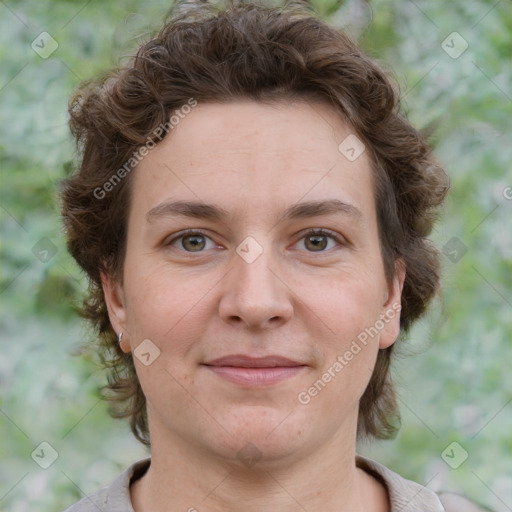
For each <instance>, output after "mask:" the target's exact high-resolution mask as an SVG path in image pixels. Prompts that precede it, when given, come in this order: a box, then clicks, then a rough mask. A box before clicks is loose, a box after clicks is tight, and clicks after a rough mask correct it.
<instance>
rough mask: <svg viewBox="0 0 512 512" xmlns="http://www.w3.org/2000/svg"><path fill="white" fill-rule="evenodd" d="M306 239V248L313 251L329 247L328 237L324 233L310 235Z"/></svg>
mask: <svg viewBox="0 0 512 512" xmlns="http://www.w3.org/2000/svg"><path fill="white" fill-rule="evenodd" d="M305 240H306V241H305V245H306V248H307V249H310V250H312V251H323V250H324V249H325V248H326V247H327V237H326V236H323V235H309V236H307V237H306V238H305Z"/></svg>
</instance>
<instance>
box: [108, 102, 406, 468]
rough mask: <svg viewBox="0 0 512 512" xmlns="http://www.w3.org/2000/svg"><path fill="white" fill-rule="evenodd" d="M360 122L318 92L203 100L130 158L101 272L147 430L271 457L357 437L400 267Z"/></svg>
mask: <svg viewBox="0 0 512 512" xmlns="http://www.w3.org/2000/svg"><path fill="white" fill-rule="evenodd" d="M351 133H352V132H351V130H350V127H349V126H348V125H346V124H345V123H344V122H343V121H342V120H341V119H340V118H339V117H338V116H337V115H336V114H334V113H333V111H332V109H330V108H329V107H327V106H326V105H323V104H316V103H315V104H310V103H302V102H301V103H291V104H285V103H279V104H275V105H272V106H271V105H264V104H261V103H256V102H251V101H237V102H233V103H230V104H222V105H221V104H201V103H199V105H198V106H196V107H195V108H194V109H192V111H191V112H190V113H189V114H188V115H186V117H185V118H184V119H182V120H181V121H180V122H179V125H178V126H176V127H174V129H173V131H172V132H171V133H170V135H169V136H168V137H167V138H166V139H164V140H163V141H162V142H161V143H160V144H159V145H158V146H157V147H156V148H155V149H153V150H151V151H150V152H149V154H148V155H147V156H146V157H145V158H144V159H143V160H142V161H141V163H140V164H139V165H138V168H137V169H136V170H135V171H133V173H134V175H133V176H132V179H133V182H132V202H131V205H130V213H129V220H128V233H127V251H126V259H125V264H124V274H123V282H122V284H121V283H116V282H115V281H113V280H112V279H111V278H109V277H108V276H103V277H104V279H103V283H104V290H105V294H106V298H107V303H108V307H109V313H110V318H111V322H112V325H113V327H114V329H115V330H116V332H121V331H122V332H123V340H124V341H123V346H124V347H125V349H126V350H131V351H132V353H133V356H134V361H135V365H136V370H137V374H138V377H139V380H140V383H141V385H142V388H143V391H144V394H145V395H146V398H147V406H148V417H149V423H150V433H151V440H152V444H153V446H157V445H158V443H160V445H163V444H164V443H167V445H169V446H170V445H173V446H180V447H182V448H181V449H183V447H188V448H189V449H190V450H195V451H197V452H198V453H199V454H202V455H205V454H209V455H214V456H216V457H221V458H223V459H226V460H234V461H236V460H237V457H238V459H240V460H242V459H243V458H244V456H245V455H247V454H246V453H245V452H247V451H248V452H250V451H251V450H252V451H253V452H255V453H256V454H257V456H258V457H261V458H262V460H267V461H270V462H272V461H277V460H280V461H282V460H292V459H293V458H300V457H306V456H307V455H308V453H312V452H313V451H315V450H319V449H321V448H322V447H323V446H327V445H328V444H329V445H331V446H332V443H341V444H343V443H346V442H348V443H351V444H354V443H355V428H356V423H357V414H358V402H359V399H360V397H361V395H362V394H363V392H364V390H365V388H366V385H367V383H368V381H369V379H370V377H371V373H372V370H373V367H374V363H375V360H376V357H377V352H378V350H379V348H386V347H388V346H389V345H391V344H392V343H393V342H394V341H395V339H396V337H397V335H398V329H399V313H398V312H397V311H398V309H399V306H398V305H399V303H400V293H401V287H402V281H403V275H400V273H399V274H397V277H396V278H395V279H394V280H393V282H387V281H386V279H385V276H384V267H383V262H382V258H381V253H380V248H379V236H378V228H377V218H376V209H375V201H374V193H373V186H372V174H371V168H370V161H369V158H368V156H367V152H366V151H365V152H363V153H362V154H361V155H360V156H359V157H358V158H357V159H355V160H353V158H347V156H345V155H348V156H351V157H352V156H353V153H354V152H353V151H352V152H350V148H349V150H348V153H347V150H346V149H347V148H345V151H344V152H343V151H341V150H340V149H339V145H340V143H341V142H342V141H344V139H345V138H346V137H347V136H349V135H351ZM348 140H349V141H350V140H352V139H348ZM344 147H345V146H343V145H342V149H343V148H344ZM351 160H353V161H351ZM347 440H348V441H347ZM249 443H250V444H249ZM244 450H245V451H244ZM249 456H250V453H249ZM242 462H243V461H242Z"/></svg>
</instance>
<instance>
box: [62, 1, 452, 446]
mask: <svg viewBox="0 0 512 512" xmlns="http://www.w3.org/2000/svg"><path fill="white" fill-rule="evenodd" d="M184 6H185V7H186V8H185V7H184ZM191 98H193V99H194V100H195V101H198V102H202V101H203V102H223V101H231V100H234V99H252V100H255V101H260V102H262V101H294V100H306V101H307V100H308V99H311V100H320V101H322V102H324V103H326V104H328V105H329V106H330V107H331V108H333V109H335V111H336V112H337V113H339V115H340V117H341V118H342V119H343V120H344V121H345V122H347V123H349V125H350V126H351V127H352V129H353V130H354V131H355V133H357V135H358V137H360V138H361V139H362V140H363V141H364V143H365V145H366V147H367V148H369V149H370V151H369V153H370V156H371V160H372V167H373V174H374V178H375V179H374V188H375V201H376V207H377V214H378V225H379V237H380V245H381V250H382V257H383V261H384V267H385V272H386V277H387V278H388V279H392V278H393V277H394V275H395V271H396V270H395V263H396V261H397V259H398V258H400V259H401V260H402V261H403V263H405V267H406V277H405V282H404V287H403V292H402V310H401V319H400V328H401V334H403V333H405V332H407V331H408V329H409V328H410V326H411V324H412V323H413V322H414V321H415V320H416V319H417V318H419V317H420V316H421V315H422V314H423V313H424V311H425V309H426V307H427V304H428V303H429V301H430V300H431V299H432V297H433V296H434V295H435V294H436V292H437V291H438V289H439V254H438V251H437V250H436V249H435V247H434V246H433V245H432V244H431V243H430V242H429V241H428V240H427V238H426V237H427V236H428V235H429V233H430V232H431V230H432V227H433V224H434V222H435V219H436V215H435V212H436V208H437V207H438V206H439V205H440V204H441V203H442V201H443V199H444V197H445V195H446V192H447V190H448V184H447V183H448V182H447V177H446V174H445V172H444V170H443V168H442V167H441V166H440V165H439V164H438V163H437V162H436V161H435V159H434V158H433V156H432V154H431V149H430V148H429V146H428V144H427V142H426V140H425V139H424V137H423V136H422V135H421V134H420V132H419V131H417V130H416V129H415V128H413V127H412V126H411V125H410V124H409V122H408V121H407V120H406V119H405V118H404V117H403V116H402V115H401V114H400V105H399V93H398V88H397V87H396V86H394V85H392V82H391V80H390V78H389V77H388V76H387V75H386V73H385V72H384V71H383V70H382V69H381V67H380V66H379V65H378V64H377V63H376V62H375V61H374V60H373V59H371V58H370V57H368V56H367V55H365V54H364V53H363V52H362V50H361V49H360V48H359V47H358V46H357V45H356V44H355V43H354V42H353V41H352V40H351V39H350V38H349V37H348V36H347V35H346V34H344V33H343V32H342V31H341V30H339V29H337V28H335V27H332V26H330V25H329V24H327V23H326V22H325V21H323V20H322V19H320V16H319V15H318V14H317V13H316V12H315V11H314V10H313V9H312V8H311V7H309V6H308V5H306V4H303V3H297V2H291V3H287V4H286V5H283V6H274V7H270V6H265V5H263V4H259V3H244V2H237V1H236V0H235V1H229V0H228V3H227V4H225V5H224V6H222V7H221V6H219V5H211V4H208V3H201V4H198V5H195V6H190V4H189V5H188V6H186V5H185V4H180V3H178V4H176V5H175V6H174V7H173V9H172V10H171V11H170V16H169V18H168V19H167V20H166V22H165V24H164V26H163V28H162V29H161V30H160V32H159V33H158V34H157V35H156V37H154V38H153V39H151V40H150V41H149V42H147V43H146V44H144V45H143V46H142V47H140V48H139V50H138V52H137V53H136V55H135V56H134V57H133V58H132V59H131V60H130V63H129V65H128V66H126V67H124V68H122V69H116V70H113V71H110V72H109V73H108V74H106V75H105V76H103V77H102V78H100V79H98V80H96V81H93V82H88V83H85V84H82V85H81V86H80V87H79V89H78V90H77V91H76V93H75V94H74V95H73V97H72V98H71V100H70V105H69V113H70V117H71V118H70V128H71V131H72V133H73V135H74V137H75V138H76V141H77V145H78V148H79V150H80V154H81V161H80V164H79V168H78V169H77V171H76V172H75V173H74V174H73V175H72V176H71V177H70V178H69V179H67V180H66V181H65V182H64V183H63V188H62V190H61V198H62V201H63V211H62V213H63V219H64V226H65V230H66V235H67V240H68V248H69V251H70V253H71V254H72V256H73V257H74V258H75V260H76V261H77V262H78V264H79V265H80V266H81V267H82V269H84V271H85V272H86V274H87V276H88V278H89V294H88V297H87V298H86V300H85V301H84V307H83V315H84V316H85V317H86V318H88V319H89V320H90V321H91V322H92V324H93V325H94V326H95V328H96V329H97V332H98V343H99V354H100V356H101V358H102V361H103V363H104V364H105V365H106V366H107V367H108V368H109V369H110V371H109V372H108V374H109V378H108V385H107V386H105V388H104V390H105V391H106V392H107V393H106V395H107V397H108V398H109V399H110V400H111V402H112V407H111V413H112V415H114V416H115V417H129V418H130V423H131V428H132V431H133V433H134V435H135V437H136V438H137V439H139V440H140V441H141V442H143V443H144V444H149V443H150V440H149V433H148V424H147V415H146V399H145V396H144V393H143V391H142V389H141V386H140V383H139V381H138V379H137V375H136V372H135V366H134V364H133V359H132V356H131V354H125V353H123V351H122V350H121V349H120V347H119V346H118V344H117V342H116V341H117V340H116V333H115V332H114V331H113V329H112V326H111V324H110V321H109V316H108V312H107V308H106V304H105V297H104V294H103V290H102V285H101V272H105V273H108V274H110V275H112V276H113V277H114V278H115V279H118V280H119V281H122V269H123V262H124V256H125V249H126V247H125V245H126V231H127V217H128V211H129V208H130V194H131V190H130V184H131V181H132V179H131V173H129V172H128V171H126V162H128V161H130V159H131V158H133V157H134V155H135V154H136V151H138V150H139V149H140V148H141V147H142V146H143V145H145V144H146V143H147V142H148V140H149V138H150V137H151V134H153V133H155V130H157V129H158V127H159V126H162V125H163V124H165V123H166V122H168V120H169V118H170V115H171V114H172V113H173V112H174V111H176V110H177V109H179V108H180V107H183V105H185V104H187V102H189V101H190V99H191ZM123 166H124V167H123ZM122 168H124V169H125V171H126V172H124V173H121V169H122ZM116 173H117V177H118V178H119V180H117V181H116V182H115V183H113V185H112V186H109V187H106V186H105V184H106V183H107V182H110V183H112V178H113V177H114V175H116ZM121 178H122V179H121ZM98 190H101V194H99V193H98ZM393 347H394V345H392V346H391V347H389V348H387V349H383V350H380V351H379V354H378V357H377V363H376V366H375V369H374V372H373V375H372V377H371V380H370V382H369V385H368V387H367V389H366V391H365V393H364V394H363V396H362V398H361V400H360V407H359V421H358V436H359V437H361V436H365V435H366V436H367V437H372V436H373V437H377V438H388V437H390V436H391V435H392V434H393V433H394V431H395V430H396V419H397V418H399V411H398V407H397V403H396V397H395V390H394V387H393V383H392V379H391V375H390V362H391V355H392V352H393Z"/></svg>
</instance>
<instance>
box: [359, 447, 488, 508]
mask: <svg viewBox="0 0 512 512" xmlns="http://www.w3.org/2000/svg"><path fill="white" fill-rule="evenodd" d="M356 464H357V466H358V467H360V468H361V469H364V470H366V471H368V472H369V473H371V474H372V475H373V476H375V477H376V478H378V479H379V480H380V481H381V482H382V483H383V484H384V485H385V486H386V487H387V490H388V494H389V498H390V502H391V512H395V511H399V510H407V511H410V512H434V511H435V512H489V511H488V509H485V508H482V507H480V506H479V505H477V504H476V503H473V502H471V501H469V500H468V499H467V498H465V497H464V496H461V495H459V494H455V493H451V492H440V493H437V494H436V493H435V492H433V491H431V490H430V489H427V488H426V487H425V486H423V485H420V484H418V483H416V482H413V481H412V480H407V479H406V478H403V477H402V476H400V475H399V474H397V473H395V472H394V471H391V470H390V469H389V468H387V467H386V466H383V465H382V464H379V463H378V462H375V461H374V460H371V459H367V458H366V457H361V456H359V455H358V456H357V457H356Z"/></svg>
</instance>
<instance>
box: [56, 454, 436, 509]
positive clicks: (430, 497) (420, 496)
mask: <svg viewBox="0 0 512 512" xmlns="http://www.w3.org/2000/svg"><path fill="white" fill-rule="evenodd" d="M150 463H151V458H147V459H143V460H141V461H139V462H136V463H135V464H133V465H132V466H130V467H129V468H128V469H126V470H125V471H123V472H122V473H121V474H120V475H119V476H117V478H116V479H115V480H114V481H113V482H112V484H111V485H109V486H108V487H104V488H103V489H100V490H99V491H97V492H95V493H94V494H91V495H90V496H85V497H84V498H82V499H81V500H80V501H79V502H77V503H75V504H74V505H72V506H71V507H69V508H67V509H66V510H65V511H64V512H134V510H133V507H132V503H131V500H130V484H131V482H133V481H135V480H137V479H139V478H141V477H142V476H143V475H144V473H145V472H146V471H147V469H148V468H149V465H150ZM356 465H357V466H358V467H360V468H361V469H363V470H364V471H366V472H367V473H370V474H371V475H372V476H374V477H375V478H377V479H378V480H379V481H380V482H382V483H383V484H384V485H385V487H386V488H387V490H388V495H389V500H390V502H391V512H445V509H444V508H443V505H442V504H441V501H440V500H439V498H438V497H437V495H436V494H435V493H434V492H433V491H431V490H430V489H427V488H426V487H424V486H422V485H420V484H417V483H416V482H412V481H411V480H406V479H405V478H403V477H401V476H400V475H398V474H397V473H394V472H393V471H391V470H390V469H388V468H387V467H386V466H383V465H382V464H379V463H378V462H375V461H373V460H371V459H368V458H366V457H361V456H359V455H358V456H356Z"/></svg>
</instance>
